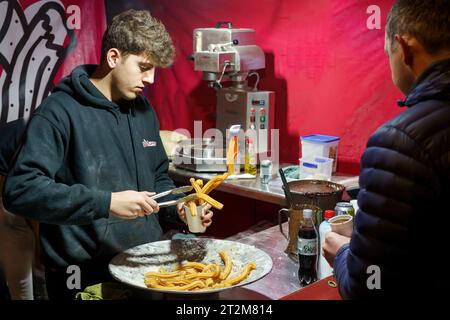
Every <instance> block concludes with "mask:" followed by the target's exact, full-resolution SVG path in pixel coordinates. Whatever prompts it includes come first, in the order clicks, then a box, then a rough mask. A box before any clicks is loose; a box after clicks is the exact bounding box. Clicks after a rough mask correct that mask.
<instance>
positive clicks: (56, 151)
mask: <svg viewBox="0 0 450 320" xmlns="http://www.w3.org/2000/svg"><path fill="white" fill-rule="evenodd" d="M173 57H174V48H173V44H172V40H171V39H170V36H169V34H168V33H167V31H166V29H165V27H164V26H163V25H162V24H161V23H160V22H159V21H157V20H156V19H154V18H153V17H151V16H150V14H149V13H148V12H147V11H135V10H129V11H126V12H124V13H121V14H119V15H118V16H116V17H114V19H113V20H112V23H111V25H110V26H109V27H108V29H107V30H106V32H105V34H104V36H103V40H102V53H101V62H100V65H98V66H91V65H85V66H80V67H78V68H76V69H74V70H73V72H72V73H71V75H70V76H68V77H66V78H64V79H62V80H61V82H60V83H59V84H58V86H57V87H56V88H55V90H54V91H53V93H52V94H51V95H50V96H49V97H48V98H46V99H45V100H44V101H43V102H42V104H41V106H40V107H39V108H38V109H37V112H36V113H35V115H34V117H33V119H32V120H31V122H30V124H29V127H28V130H27V133H26V140H25V142H24V144H23V147H22V149H21V151H20V153H19V154H18V157H17V160H16V162H15V164H14V166H13V168H12V169H11V171H10V173H9V176H8V178H7V180H6V183H5V187H4V203H5V207H6V209H7V210H9V211H10V212H13V213H15V214H19V215H22V216H25V217H27V218H30V219H35V220H38V221H39V222H40V223H41V224H40V236H41V242H42V248H43V251H44V258H45V264H46V283H47V290H48V294H49V298H50V299H73V298H74V297H75V293H76V291H77V290H71V289H72V288H69V287H68V286H67V279H68V277H69V276H70V275H71V274H70V273H67V271H68V270H67V268H68V266H71V265H76V266H78V267H79V268H80V269H81V288H80V289H84V287H86V286H87V285H91V284H94V283H99V282H103V281H107V280H109V279H110V275H109V274H108V268H107V265H108V262H109V260H110V259H111V258H112V257H113V256H114V255H115V254H117V253H119V252H121V251H123V250H125V249H128V248H130V247H134V246H136V245H139V244H143V243H147V242H152V241H157V240H160V238H161V235H162V230H161V226H160V224H159V221H158V219H165V220H167V221H171V222H175V223H177V222H178V223H182V222H185V219H186V217H185V214H184V212H183V209H182V205H181V204H180V205H178V206H177V207H169V208H166V209H162V210H161V211H160V210H159V207H158V204H157V202H156V201H155V200H153V199H152V198H151V196H152V195H154V194H155V193H159V192H162V191H165V190H169V189H171V188H174V184H173V182H172V180H171V179H170V178H169V177H168V175H167V169H168V165H169V162H168V159H167V156H166V154H165V151H164V148H163V144H162V142H161V138H160V136H159V123H158V120H157V117H156V114H155V112H154V110H153V109H152V107H151V106H150V105H149V103H148V101H147V100H146V99H145V98H144V97H142V96H141V95H140V93H141V92H142V90H143V88H144V86H145V85H148V84H151V83H153V78H154V73H155V68H156V67H166V66H168V65H170V64H171V63H172V61H173ZM171 198H175V197H171ZM169 199H170V197H168V198H166V199H164V200H169ZM210 208H211V207H210V206H207V207H206V208H205V211H204V212H203V217H202V219H203V223H204V225H206V226H209V225H210V224H211V217H212V212H211V210H210ZM71 270H72V269H71Z"/></svg>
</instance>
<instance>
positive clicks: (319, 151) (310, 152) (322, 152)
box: [301, 134, 340, 172]
mask: <svg viewBox="0 0 450 320" xmlns="http://www.w3.org/2000/svg"><path fill="white" fill-rule="evenodd" d="M339 140H340V139H339V137H334V136H325V135H321V134H311V135H308V136H302V137H301V150H302V158H305V157H308V158H309V157H316V156H320V157H327V158H331V159H333V171H332V172H336V169H337V156H338V146H339Z"/></svg>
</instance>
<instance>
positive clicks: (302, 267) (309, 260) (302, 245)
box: [297, 209, 319, 287]
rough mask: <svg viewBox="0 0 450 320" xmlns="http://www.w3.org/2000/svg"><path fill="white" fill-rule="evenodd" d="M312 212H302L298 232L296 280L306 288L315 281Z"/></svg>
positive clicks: (315, 246) (315, 265) (316, 241)
mask: <svg viewBox="0 0 450 320" xmlns="http://www.w3.org/2000/svg"><path fill="white" fill-rule="evenodd" d="M312 214H313V212H312V210H311V209H304V210H303V219H302V221H301V222H300V229H299V230H298V242H297V248H298V262H299V266H298V279H299V280H300V285H301V286H302V287H303V286H306V285H308V284H311V283H313V282H315V281H316V280H317V255H318V247H319V246H318V236H317V229H316V227H315V225H314V222H313V220H312Z"/></svg>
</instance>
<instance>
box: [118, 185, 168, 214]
mask: <svg viewBox="0 0 450 320" xmlns="http://www.w3.org/2000/svg"><path fill="white" fill-rule="evenodd" d="M153 195H155V193H154V192H148V191H142V192H138V191H133V190H127V191H122V192H113V193H112V194H111V206H110V209H109V210H110V211H111V212H112V213H113V214H114V215H115V216H117V217H119V218H122V219H136V218H137V217H143V216H145V215H149V214H152V213H155V212H158V211H159V206H158V203H157V202H156V201H155V200H153V199H152V198H151V196H153Z"/></svg>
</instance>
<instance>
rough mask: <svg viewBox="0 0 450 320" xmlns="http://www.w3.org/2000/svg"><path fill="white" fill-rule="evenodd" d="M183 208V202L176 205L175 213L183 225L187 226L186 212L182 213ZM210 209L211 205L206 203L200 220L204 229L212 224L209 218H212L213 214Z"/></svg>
mask: <svg viewBox="0 0 450 320" xmlns="http://www.w3.org/2000/svg"><path fill="white" fill-rule="evenodd" d="M183 206H184V202H183V203H179V204H178V205H177V212H178V216H179V217H180V219H181V220H183V222H184V223H185V224H187V219H186V212H185V211H184V207H183ZM210 209H211V205H210V204H209V203H207V204H206V205H205V207H204V208H203V211H202V216H201V219H202V223H203V225H204V226H205V227H209V226H210V225H211V223H212V220H211V218H212V216H213V212H212V211H211V210H210Z"/></svg>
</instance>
